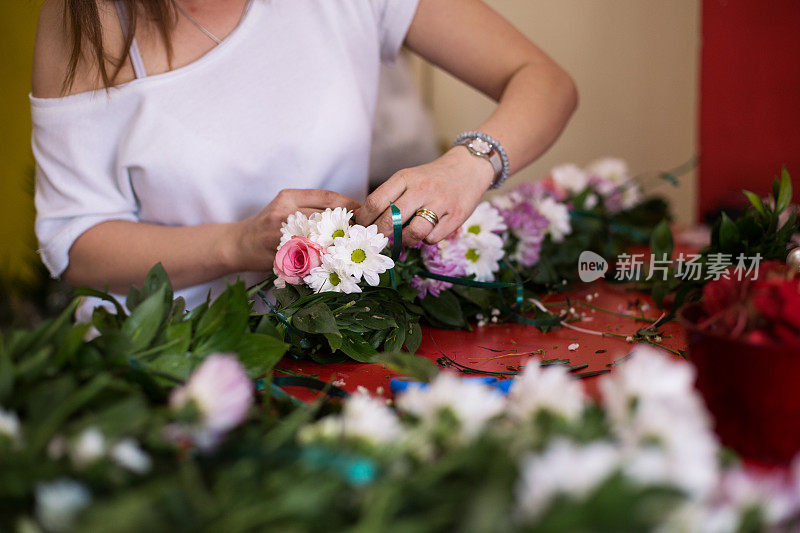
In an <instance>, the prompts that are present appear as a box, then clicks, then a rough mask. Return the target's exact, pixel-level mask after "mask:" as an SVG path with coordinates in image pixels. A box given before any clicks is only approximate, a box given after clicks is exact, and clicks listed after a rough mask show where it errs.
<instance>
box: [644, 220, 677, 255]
mask: <svg viewBox="0 0 800 533" xmlns="http://www.w3.org/2000/svg"><path fill="white" fill-rule="evenodd" d="M673 247H674V244H673V241H672V231H671V230H670V229H669V222H667V221H666V220H662V221H661V222H660V223H659V224H658V226H656V227H655V229H654V230H653V233H652V234H651V235H650V251H651V253H652V254H653V255H654V256H655V258H656V259H658V260H662V259H670V258H671V257H672V250H673Z"/></svg>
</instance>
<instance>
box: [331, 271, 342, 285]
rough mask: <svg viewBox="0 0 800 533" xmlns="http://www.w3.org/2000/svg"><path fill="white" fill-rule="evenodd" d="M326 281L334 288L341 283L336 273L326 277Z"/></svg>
mask: <svg viewBox="0 0 800 533" xmlns="http://www.w3.org/2000/svg"><path fill="white" fill-rule="evenodd" d="M328 280H329V281H330V282H331V285H333V286H334V287H335V286H337V285H338V284H340V283H341V282H342V279H341V278H340V277H339V274H337V273H336V272H331V273H330V275H329V276H328Z"/></svg>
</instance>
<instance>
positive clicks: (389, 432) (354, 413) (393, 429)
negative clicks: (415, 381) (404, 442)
mask: <svg viewBox="0 0 800 533" xmlns="http://www.w3.org/2000/svg"><path fill="white" fill-rule="evenodd" d="M340 422H341V430H342V433H343V434H344V436H345V437H355V438H360V439H363V440H366V441H368V442H373V443H376V444H390V443H392V442H395V441H397V440H398V439H399V438H400V437H401V436H402V434H403V427H402V426H401V425H400V421H399V419H398V418H397V415H396V414H395V413H394V411H393V410H391V409H390V408H389V407H387V406H386V404H385V403H384V402H383V401H382V400H376V399H374V398H371V397H370V396H369V395H367V394H355V395H353V396H351V397H350V399H349V400H347V401H346V402H345V404H344V410H343V411H342V416H341V419H340Z"/></svg>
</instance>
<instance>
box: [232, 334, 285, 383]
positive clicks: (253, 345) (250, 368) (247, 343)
mask: <svg viewBox="0 0 800 533" xmlns="http://www.w3.org/2000/svg"><path fill="white" fill-rule="evenodd" d="M288 348H289V345H288V344H286V343H285V342H283V341H281V340H279V339H276V338H275V337H272V336H270V335H260V334H258V333H254V334H251V335H247V336H246V337H242V340H241V342H240V343H239V346H237V347H236V354H237V356H238V357H239V361H241V363H242V365H243V366H244V368H245V370H246V371H247V375H248V376H250V377H251V378H259V377H261V376H263V375H264V374H266V373H267V372H269V371H270V370H272V368H273V367H274V366H275V365H276V364H277V363H278V361H280V360H281V357H283V354H285V353H286V350H287V349H288Z"/></svg>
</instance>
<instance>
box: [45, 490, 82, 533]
mask: <svg viewBox="0 0 800 533" xmlns="http://www.w3.org/2000/svg"><path fill="white" fill-rule="evenodd" d="M91 502H92V496H91V494H89V491H88V490H87V489H86V487H85V486H83V485H82V484H81V483H78V482H77V481H73V480H71V479H59V480H56V481H51V482H48V483H39V484H38V485H36V518H38V519H39V523H41V524H42V527H44V528H45V529H46V530H48V531H67V530H69V529H72V527H73V526H74V522H75V519H76V518H77V517H78V514H79V513H80V512H81V511H82V510H83V509H85V508H86V507H88V506H89V504H90V503H91Z"/></svg>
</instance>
